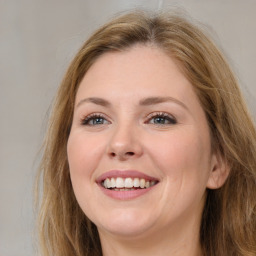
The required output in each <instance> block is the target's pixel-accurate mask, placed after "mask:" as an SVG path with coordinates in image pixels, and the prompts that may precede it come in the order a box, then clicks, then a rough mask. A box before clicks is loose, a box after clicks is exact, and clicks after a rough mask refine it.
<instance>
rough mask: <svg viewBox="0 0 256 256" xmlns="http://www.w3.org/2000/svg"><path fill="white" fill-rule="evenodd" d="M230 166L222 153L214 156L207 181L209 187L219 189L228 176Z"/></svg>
mask: <svg viewBox="0 0 256 256" xmlns="http://www.w3.org/2000/svg"><path fill="white" fill-rule="evenodd" d="M229 173H230V167H229V165H228V163H227V162H226V161H224V159H223V157H222V156H221V155H220V154H214V155H213V156H212V166H211V173H210V175H209V179H208V182H207V188H209V189H218V188H220V187H221V186H223V184H224V183H225V181H226V180H227V178H228V175H229Z"/></svg>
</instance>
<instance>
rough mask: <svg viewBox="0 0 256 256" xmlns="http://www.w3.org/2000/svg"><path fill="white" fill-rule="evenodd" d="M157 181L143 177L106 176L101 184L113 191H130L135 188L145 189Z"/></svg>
mask: <svg viewBox="0 0 256 256" xmlns="http://www.w3.org/2000/svg"><path fill="white" fill-rule="evenodd" d="M156 183H157V181H155V180H146V179H144V178H131V177H127V178H121V177H117V178H114V177H112V178H107V179H105V180H104V181H102V183H101V184H102V186H103V187H104V188H106V189H111V190H115V191H130V190H136V189H145V188H150V187H152V186H154V185H155V184H156Z"/></svg>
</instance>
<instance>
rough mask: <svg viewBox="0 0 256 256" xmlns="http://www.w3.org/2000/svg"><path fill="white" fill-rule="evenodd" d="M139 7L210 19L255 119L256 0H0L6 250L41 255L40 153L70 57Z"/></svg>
mask: <svg viewBox="0 0 256 256" xmlns="http://www.w3.org/2000/svg"><path fill="white" fill-rule="evenodd" d="M136 6H140V7H143V8H145V9H151V10H157V9H161V8H163V9H165V8H169V7H170V6H178V7H180V8H184V9H185V10H186V11H187V12H188V13H189V14H190V15H191V16H192V17H193V18H195V19H196V20H199V21H201V22H203V23H205V24H206V25H207V30H209V33H210V34H212V35H213V38H214V39H215V41H216V42H217V44H218V45H219V46H220V47H221V48H222V49H223V51H224V52H225V55H226V56H227V58H228V60H229V62H230V63H231V66H232V68H233V70H234V72H235V73H236V75H237V77H238V79H239V81H240V84H241V87H242V91H243V92H244V95H245V98H246V101H247V102H248V105H249V107H250V109H251V112H252V115H253V117H254V119H255V116H256V103H255V99H256V85H255V81H256V69H255V67H256V50H255V46H256V15H255V12H256V1H255V0H214V1H213V0H180V1H171V0H169V1H167V0H166V1H154V0H144V1H142V0H141V1H139V0H138V1H136V0H133V1H129V0H95V1H89V0H73V1H70V0H52V1H50V0H0V256H32V255H35V254H36V253H35V245H34V243H33V229H34V219H35V216H34V213H33V182H34V177H35V173H36V170H37V168H38V162H39V160H40V154H38V152H39V149H40V145H41V143H42V139H43V136H44V133H45V130H46V124H47V117H48V112H49V107H50V105H51V103H52V99H53V97H54V94H55V92H56V89H57V87H58V85H59V83H60V81H61V79H62V76H63V74H64V72H65V70H66V68H67V66H68V64H69V62H70V60H71V59H72V57H73V56H74V54H75V53H76V51H77V50H78V48H79V47H80V46H81V44H82V43H83V42H84V40H85V39H86V38H87V37H88V36H89V34H90V33H91V32H92V31H94V30H95V29H96V28H97V27H98V26H99V25H101V24H103V23H104V22H105V21H107V20H109V19H110V18H111V17H112V16H113V15H114V14H116V13H117V12H120V11H124V10H128V9H130V8H134V7H136Z"/></svg>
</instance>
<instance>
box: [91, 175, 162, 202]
mask: <svg viewBox="0 0 256 256" xmlns="http://www.w3.org/2000/svg"><path fill="white" fill-rule="evenodd" d="M96 182H97V183H98V185H99V186H100V188H101V189H102V191H103V192H104V193H105V194H106V195H108V196H110V197H112V198H115V199H122V200H124V199H133V198H136V197H139V196H141V195H143V194H145V193H147V192H148V191H150V190H151V189H152V188H153V187H154V186H156V185H157V184H158V183H159V180H158V179H156V178H154V177H150V176H148V175H146V174H144V173H141V172H138V171H133V170H124V171H120V170H112V171H109V172H107V173H104V174H102V175H101V176H100V177H99V178H98V179H97V180H96Z"/></svg>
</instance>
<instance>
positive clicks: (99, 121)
mask: <svg viewBox="0 0 256 256" xmlns="http://www.w3.org/2000/svg"><path fill="white" fill-rule="evenodd" d="M109 123H110V122H109V121H108V120H107V118H106V117H105V115H103V114H101V113H93V114H90V115H88V116H85V117H84V118H82V120H81V124H82V125H88V126H94V125H104V124H109Z"/></svg>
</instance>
